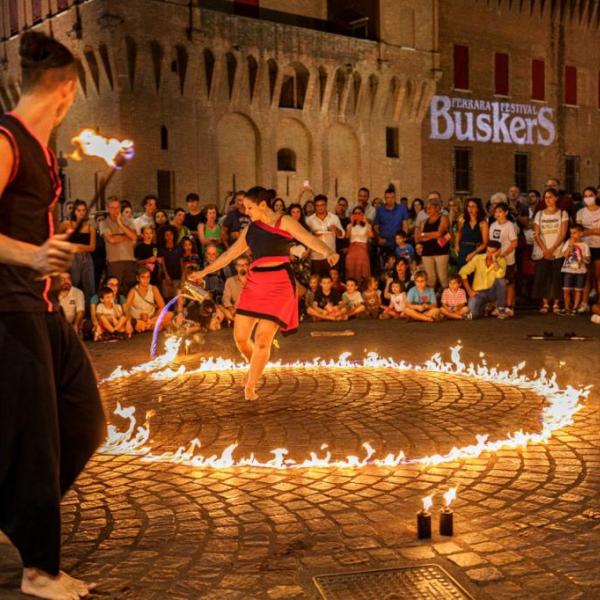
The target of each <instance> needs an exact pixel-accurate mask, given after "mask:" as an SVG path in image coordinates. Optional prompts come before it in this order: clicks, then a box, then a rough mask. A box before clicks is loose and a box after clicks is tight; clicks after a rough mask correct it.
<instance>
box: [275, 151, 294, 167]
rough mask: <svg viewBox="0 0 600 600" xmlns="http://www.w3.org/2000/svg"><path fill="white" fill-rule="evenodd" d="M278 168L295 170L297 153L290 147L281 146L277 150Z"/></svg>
mask: <svg viewBox="0 0 600 600" xmlns="http://www.w3.org/2000/svg"><path fill="white" fill-rule="evenodd" d="M277 170H278V171H295V170H296V153H295V152H294V151H293V150H290V149H289V148H281V149H279V150H278V151H277Z"/></svg>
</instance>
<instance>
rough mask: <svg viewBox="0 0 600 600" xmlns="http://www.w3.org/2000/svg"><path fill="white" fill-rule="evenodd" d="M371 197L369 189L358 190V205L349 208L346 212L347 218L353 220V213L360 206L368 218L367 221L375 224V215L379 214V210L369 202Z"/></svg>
mask: <svg viewBox="0 0 600 600" xmlns="http://www.w3.org/2000/svg"><path fill="white" fill-rule="evenodd" d="M369 196H370V192H369V188H366V187H361V188H360V189H359V190H358V196H357V197H356V203H355V204H353V205H352V206H350V207H349V208H348V210H347V211H346V216H347V217H348V218H351V216H352V211H353V210H354V209H355V208H356V207H357V206H360V207H361V208H362V209H363V212H364V213H365V217H366V218H367V221H369V223H373V221H374V220H375V215H376V213H377V209H376V208H375V207H374V206H373V205H372V204H371V203H370V202H369Z"/></svg>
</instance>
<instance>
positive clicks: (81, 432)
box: [0, 32, 106, 600]
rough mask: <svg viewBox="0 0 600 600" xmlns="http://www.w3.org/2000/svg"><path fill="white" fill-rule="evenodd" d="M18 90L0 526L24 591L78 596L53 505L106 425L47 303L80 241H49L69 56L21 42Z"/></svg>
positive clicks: (12, 130)
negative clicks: (54, 136)
mask: <svg viewBox="0 0 600 600" xmlns="http://www.w3.org/2000/svg"><path fill="white" fill-rule="evenodd" d="M20 55H21V67H22V95H21V99H20V100H19V103H18V104H17V106H16V108H15V109H14V111H13V112H11V113H8V114H6V115H4V116H3V117H1V118H0V357H1V360H0V390H2V391H1V393H0V396H1V400H0V530H2V531H3V532H4V533H5V534H6V535H7V536H8V538H9V539H10V541H11V542H12V543H13V544H14V545H15V546H16V548H17V549H18V551H19V553H20V555H21V559H22V562H23V567H24V568H23V576H22V580H21V591H23V592H24V593H25V594H29V595H31V596H36V597H38V598H46V599H48V600H75V599H77V598H82V597H84V596H87V595H88V593H89V591H90V590H91V589H93V587H94V586H93V585H88V584H86V583H84V582H83V581H80V580H78V579H74V578H72V577H70V576H69V575H67V574H66V573H64V572H62V571H60V543H61V539H60V538H61V516H60V500H61V497H62V496H63V495H64V494H65V492H66V491H67V490H68V489H69V487H70V486H71V484H72V483H73V482H74V481H75V479H76V478H77V476H78V475H79V473H80V472H81V471H82V469H83V468H84V466H85V464H86V462H87V460H88V459H89V458H90V456H91V455H92V453H93V452H94V451H95V450H96V448H97V447H98V445H99V444H100V442H101V441H102V439H103V437H104V435H105V433H106V429H105V420H104V414H103V410H102V405H101V403H100V397H99V394H98V389H97V385H96V378H95V375H94V371H93V368H92V366H91V364H90V361H89V359H88V356H87V354H86V352H85V350H84V348H83V346H82V345H81V343H80V341H79V339H78V338H77V335H76V334H75V331H74V330H73V328H72V327H71V326H70V325H68V324H67V322H66V321H65V319H64V318H63V316H62V315H61V313H60V312H59V310H58V302H56V303H55V302H54V300H53V299H52V297H51V290H50V288H51V280H50V277H46V278H45V279H43V276H49V275H50V274H51V273H56V272H60V271H66V270H68V268H69V266H70V264H71V262H72V260H73V256H74V253H75V252H76V251H77V246H76V245H73V244H71V243H69V242H68V241H67V235H68V234H64V235H54V226H53V215H52V212H53V208H54V206H55V205H56V202H57V200H58V198H59V195H60V192H61V186H60V179H59V177H58V173H57V168H56V159H55V157H54V155H53V154H52V152H51V151H50V150H49V149H48V146H47V144H48V140H49V138H50V134H51V132H52V130H53V129H54V128H55V127H56V126H57V125H58V124H59V123H60V122H61V121H62V119H63V118H64V117H65V115H66V114H67V112H68V110H69V108H70V107H71V105H72V103H73V101H74V99H75V94H76V90H77V61H76V59H75V58H74V56H73V55H72V54H71V52H70V51H69V50H68V49H67V48H66V47H65V46H63V45H62V44H60V43H58V42H57V41H55V40H53V39H51V38H49V37H47V36H45V35H43V34H41V33H34V32H29V33H26V34H24V35H23V37H22V38H21V45H20Z"/></svg>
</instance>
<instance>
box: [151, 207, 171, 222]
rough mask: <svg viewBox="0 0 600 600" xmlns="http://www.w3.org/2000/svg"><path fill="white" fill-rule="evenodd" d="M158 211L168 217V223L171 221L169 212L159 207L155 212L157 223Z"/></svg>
mask: <svg viewBox="0 0 600 600" xmlns="http://www.w3.org/2000/svg"><path fill="white" fill-rule="evenodd" d="M158 213H162V214H163V215H165V217H167V223H168V222H169V213H168V212H167V211H166V210H164V209H163V208H159V209H158V210H157V211H156V212H155V213H154V222H155V223H156V215H157V214H158Z"/></svg>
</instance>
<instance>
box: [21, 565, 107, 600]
mask: <svg viewBox="0 0 600 600" xmlns="http://www.w3.org/2000/svg"><path fill="white" fill-rule="evenodd" d="M95 587H96V584H95V583H91V584H88V583H85V581H81V579H75V577H71V576H70V575H67V574H66V573H64V572H63V571H61V572H60V573H59V574H58V575H56V576H52V575H49V574H48V573H45V572H44V571H40V570H39V569H23V578H22V579H21V591H22V592H23V593H24V594H27V595H29V596H34V597H36V598H43V599H44V600H79V599H80V598H85V597H86V596H87V595H88V594H89V593H90V592H91V591H92V590H93V589H94V588H95Z"/></svg>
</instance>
